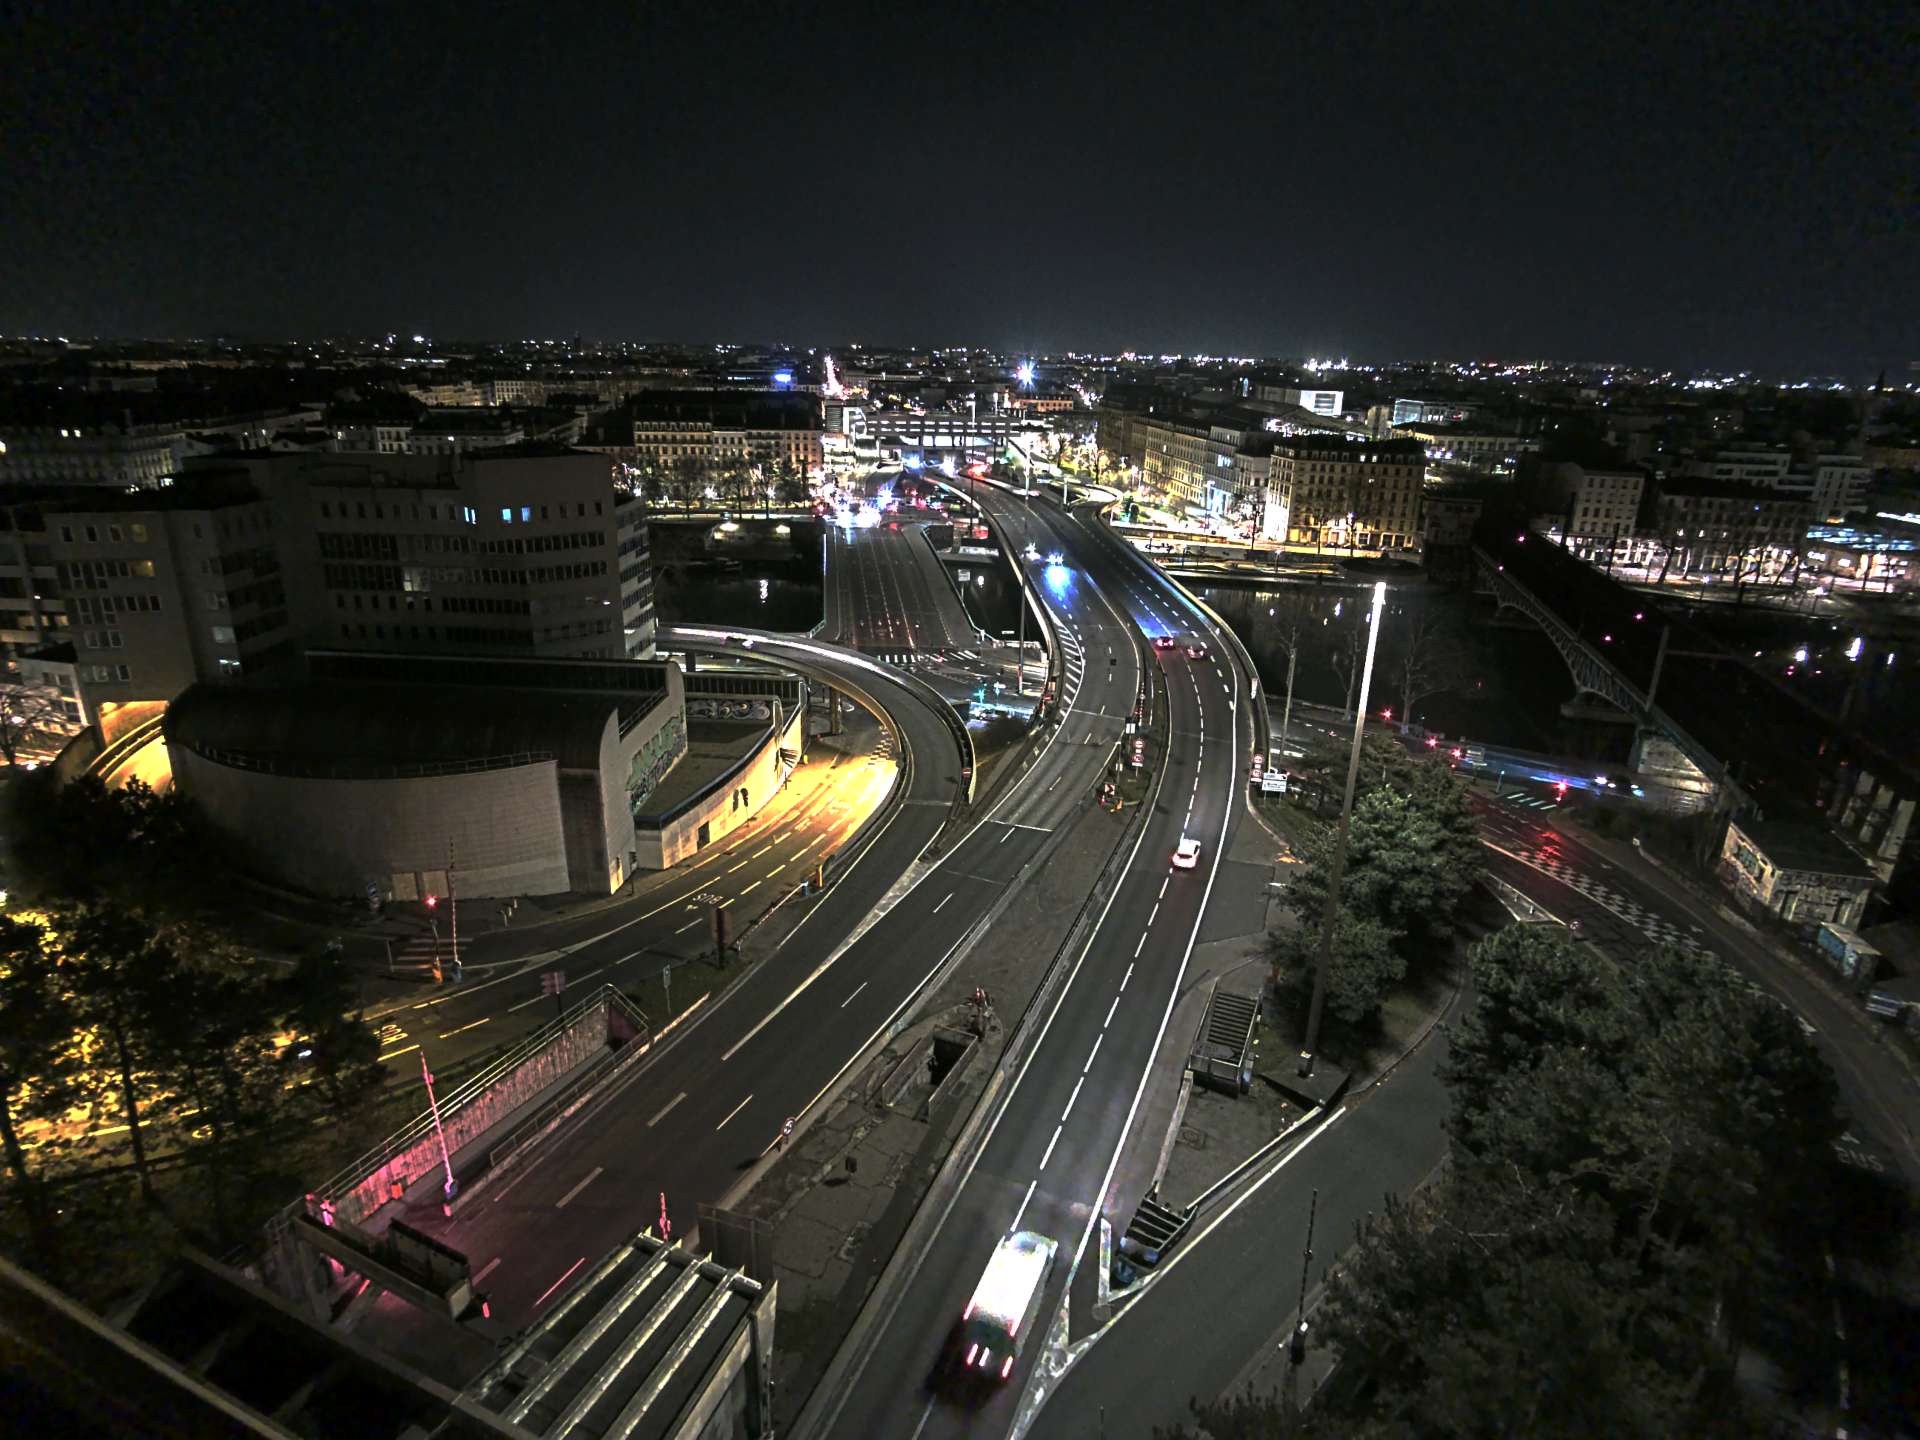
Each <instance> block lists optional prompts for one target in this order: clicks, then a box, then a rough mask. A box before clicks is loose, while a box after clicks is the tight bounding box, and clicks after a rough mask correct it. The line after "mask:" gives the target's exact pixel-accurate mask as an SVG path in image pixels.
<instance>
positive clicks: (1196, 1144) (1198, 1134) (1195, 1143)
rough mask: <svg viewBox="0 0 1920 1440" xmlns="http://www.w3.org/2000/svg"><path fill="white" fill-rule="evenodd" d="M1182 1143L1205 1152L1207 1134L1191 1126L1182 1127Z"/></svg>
mask: <svg viewBox="0 0 1920 1440" xmlns="http://www.w3.org/2000/svg"><path fill="white" fill-rule="evenodd" d="M1180 1143H1181V1144H1182V1145H1186V1146H1190V1147H1191V1148H1192V1149H1195V1150H1204V1149H1206V1148H1207V1132H1206V1131H1204V1130H1196V1129H1194V1128H1193V1126H1191V1125H1182V1126H1181V1127H1180Z"/></svg>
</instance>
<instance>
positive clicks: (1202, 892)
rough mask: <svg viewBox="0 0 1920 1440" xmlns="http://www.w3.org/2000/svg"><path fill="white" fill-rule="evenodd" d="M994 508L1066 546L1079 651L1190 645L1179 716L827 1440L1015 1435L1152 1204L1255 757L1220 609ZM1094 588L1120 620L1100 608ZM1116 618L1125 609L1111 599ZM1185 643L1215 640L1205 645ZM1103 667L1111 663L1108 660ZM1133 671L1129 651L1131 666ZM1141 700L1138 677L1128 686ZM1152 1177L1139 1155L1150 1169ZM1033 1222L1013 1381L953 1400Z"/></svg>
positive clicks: (827, 1427)
mask: <svg viewBox="0 0 1920 1440" xmlns="http://www.w3.org/2000/svg"><path fill="white" fill-rule="evenodd" d="M984 503H985V504H986V508H987V509H988V512H989V513H990V514H991V515H993V517H994V519H995V520H996V522H997V523H999V524H1000V525H1001V527H1002V529H1003V532H1004V533H1006V534H1007V536H1008V538H1009V539H1011V540H1013V541H1014V543H1015V544H1024V543H1025V542H1026V541H1027V540H1028V539H1029V538H1032V539H1033V540H1034V541H1035V542H1036V543H1037V545H1038V546H1039V548H1040V549H1042V550H1043V551H1045V550H1050V549H1060V550H1062V551H1064V553H1065V555H1066V558H1067V562H1068V564H1067V566H1066V567H1064V568H1063V567H1049V568H1048V569H1047V570H1046V571H1045V572H1044V573H1043V575H1042V579H1041V586H1040V590H1041V593H1042V594H1043V595H1044V596H1045V597H1046V599H1047V603H1048V604H1049V605H1050V607H1053V608H1054V609H1055V611H1056V624H1059V625H1062V626H1063V627H1067V628H1070V629H1071V630H1072V631H1073V632H1074V633H1077V634H1078V635H1079V636H1080V637H1081V638H1082V641H1083V647H1082V648H1083V649H1086V650H1091V651H1092V652H1093V653H1094V654H1096V655H1099V653H1100V652H1101V651H1104V650H1105V648H1106V647H1107V645H1108V644H1109V643H1111V644H1112V645H1113V647H1114V649H1115V651H1116V656H1115V658H1116V662H1117V663H1116V665H1115V667H1114V668H1116V669H1120V668H1121V666H1120V664H1119V663H1118V662H1119V652H1120V651H1121V650H1122V649H1125V650H1127V651H1128V652H1129V653H1131V645H1130V644H1127V643H1126V642H1128V641H1129V640H1130V637H1129V636H1128V634H1127V632H1128V631H1130V630H1136V629H1137V630H1139V631H1142V632H1144V633H1145V634H1146V635H1147V636H1149V637H1154V636H1172V637H1174V638H1176V639H1177V640H1178V641H1179V642H1181V644H1180V648H1176V649H1171V650H1153V651H1149V652H1148V653H1150V654H1152V655H1153V656H1154V657H1155V663H1156V664H1158V665H1159V666H1161V667H1162V669H1163V679H1162V682H1161V683H1162V685H1163V687H1164V694H1165V704H1166V714H1167V716H1168V719H1169V726H1168V732H1169V733H1168V734H1167V735H1166V737H1165V740H1166V755H1165V764H1164V769H1163V770H1162V771H1161V773H1160V774H1159V776H1158V777H1157V780H1156V785H1155V789H1154V791H1153V792H1152V795H1151V799H1150V802H1149V813H1148V816H1147V818H1146V820H1145V822H1144V823H1143V824H1142V825H1141V827H1140V829H1139V831H1138V834H1137V838H1136V839H1135V841H1134V843H1133V845H1132V849H1131V852H1130V853H1129V854H1128V855H1127V856H1126V860H1125V872H1124V876H1123V878H1122V879H1121V880H1120V882H1119V884H1118V885H1117V886H1116V887H1115V888H1114V889H1113V890H1112V892H1111V895H1110V897H1109V899H1108V901H1107V903H1106V905H1105V907H1104V910H1103V912H1102V913H1101V914H1100V916H1099V919H1098V921H1097V923H1096V924H1095V926H1094V928H1093V929H1092V932H1091V934H1090V935H1089V936H1088V938H1087V940H1086V941H1085V943H1084V944H1083V945H1082V946H1080V947H1079V948H1078V950H1077V951H1075V952H1069V953H1068V954H1067V955H1066V956H1065V957H1064V959H1063V962H1062V963H1064V964H1066V965H1068V966H1069V970H1068V973H1067V977H1066V979H1065V983H1064V984H1063V985H1062V986H1061V987H1060V988H1059V989H1058V990H1057V992H1056V994H1055V998H1054V1000H1053V1002H1052V1003H1051V1006H1050V1009H1049V1012H1048V1013H1047V1015H1046V1016H1045V1018H1044V1021H1043V1022H1042V1023H1041V1024H1040V1025H1039V1027H1038V1031H1037V1034H1036V1035H1035V1037H1034V1038H1033V1040H1032V1043H1031V1045H1030V1047H1029V1048H1027V1049H1026V1051H1025V1053H1022V1054H1010V1055H1009V1056H1008V1057H1007V1060H1006V1061H1005V1062H1004V1063H1005V1064H1006V1065H1008V1066H1009V1067H1010V1077H1011V1078H1010V1080H1009V1083H1008V1085H1007V1087H1006V1088H1005V1089H1004V1091H1003V1092H1002V1096H1001V1099H1000V1101H999V1109H998V1111H997V1113H996V1114H995V1115H994V1117H993V1119H992V1121H991V1123H990V1124H989V1126H988V1127H987V1129H986V1131H985V1134H984V1138H983V1139H982V1140H981V1141H980V1143H979V1147H978V1153H977V1155H975V1156H974V1157H972V1158H971V1160H970V1162H969V1164H968V1166H967V1169H966V1172H965V1176H964V1180H963V1181H962V1183H961V1184H960V1185H959V1186H958V1188H957V1189H956V1190H955V1191H953V1192H952V1193H951V1194H949V1195H946V1196H944V1197H940V1198H938V1199H936V1201H935V1202H934V1203H938V1204H941V1205H943V1207H945V1208H944V1213H943V1215H942V1218H941V1220H940V1223H939V1225H938V1226H937V1228H936V1229H935V1231H934V1234H933V1239H932V1241H931V1243H930V1244H929V1245H928V1246H927V1248H926V1250H925V1252H924V1254H922V1255H921V1256H919V1257H918V1258H917V1263H916V1264H915V1265H914V1266H913V1269H912V1271H911V1273H910V1274H908V1275H905V1276H903V1277H901V1282H902V1283H900V1284H898V1285H896V1286H895V1287H894V1290H893V1293H891V1294H888V1295H883V1296H882V1297H881V1300H880V1302H879V1304H880V1305H881V1306H882V1307H883V1309H882V1310H881V1311H879V1312H877V1313H876V1315H875V1317H874V1323H873V1324H872V1325H870V1326H869V1327H868V1333H869V1336H870V1337H871V1338H870V1340H869V1342H868V1344H867V1345H866V1346H865V1348H864V1353H860V1354H857V1355H855V1356H853V1357H851V1360H850V1363H849V1365H848V1370H847V1373H846V1375H845V1376H844V1378H842V1379H840V1380H839V1381H838V1383H836V1385H835V1386H834V1391H833V1393H832V1394H831V1395H829V1396H826V1397H824V1398H823V1400H822V1402H821V1404H820V1405H819V1406H818V1407H816V1409H815V1411H814V1412H813V1414H812V1416H811V1420H812V1429H811V1432H810V1433H814V1434H822V1435H824V1434H866V1435H901V1436H919V1435H946V1434H957V1433H961V1432H975V1433H996V1434H1000V1433H1006V1431H1007V1430H1008V1429H1010V1428H1011V1426H1012V1424H1013V1422H1014V1415H1015V1409H1016V1406H1017V1403H1018V1400H1019V1397H1020V1395H1021V1393H1022V1391H1023V1390H1024V1389H1025V1388H1027V1385H1028V1381H1029V1379H1030V1376H1031V1375H1032V1372H1033V1366H1034V1363H1035V1358H1036V1356H1037V1355H1039V1354H1040V1353H1041V1352H1042V1351H1043V1350H1045V1349H1046V1348H1047V1344H1046V1342H1047V1338H1048V1332H1049V1331H1051V1330H1053V1329H1054V1328H1055V1320H1054V1318H1052V1317H1057V1318H1058V1323H1059V1324H1060V1325H1066V1324H1067V1312H1068V1310H1069V1309H1070V1308H1071V1307H1069V1305H1068V1295H1069V1293H1070V1291H1072V1292H1073V1293H1075V1294H1076V1295H1077V1297H1078V1300H1079V1304H1080V1308H1081V1309H1083V1310H1084V1305H1085V1301H1086V1299H1087V1298H1088V1296H1089V1293H1090V1290H1091V1280H1092V1268H1091V1267H1090V1266H1088V1265H1086V1263H1085V1262H1086V1261H1087V1259H1088V1257H1089V1255H1094V1256H1097V1253H1098V1252H1097V1249H1090V1245H1091V1242H1092V1241H1093V1238H1094V1231H1095V1226H1096V1224H1097V1222H1098V1220H1099V1218H1100V1216H1101V1215H1102V1214H1103V1213H1105V1214H1107V1215H1108V1216H1109V1218H1114V1219H1121V1220H1124V1216H1123V1215H1121V1214H1120V1213H1119V1212H1120V1210H1121V1209H1122V1208H1130V1207H1131V1204H1132V1202H1133V1201H1135V1200H1137V1199H1138V1196H1139V1189H1140V1186H1141V1185H1143V1184H1144V1175H1142V1174H1127V1173H1123V1159H1124V1158H1125V1153H1126V1141H1127V1138H1128V1135H1129V1133H1130V1130H1131V1129H1132V1127H1133V1123H1134V1121H1135V1118H1136V1116H1137V1114H1138V1112H1139V1108H1140V1104H1141V1098H1142V1095H1143V1094H1144V1092H1145V1089H1146V1085H1147V1080H1148V1075H1149V1069H1150V1067H1151V1065H1152V1061H1153V1057H1154V1056H1155V1054H1156V1052H1157V1051H1158V1050H1159V1048H1160V1042H1161V1041H1162V1039H1163V1038H1164V1037H1165V1033H1166V1027H1167V1024H1168V1021H1169V1018H1170V1017H1171V1014H1172V1010H1173V1006H1174V1003H1175V1001H1176V1000H1177V998H1178V995H1179V991H1180V985H1181V980H1182V977H1183V975H1184V973H1185V971H1186V967H1187V963H1188V960H1189V958H1190V957H1191V955H1192V951H1193V946H1194V942H1195V939H1196V937H1197V935H1198V932H1199V927H1200V922H1201V917H1202V915H1203V914H1204V912H1205V909H1206V904H1207V899H1208V896H1209V894H1210V892H1211V890H1212V887H1213V881H1214V876H1215V874H1216V871H1217V867H1218V865H1219V863H1220V859H1221V857H1222V855H1223V854H1224V853H1225V850H1226V847H1227V845H1228V843H1229V841H1230V832H1231V827H1232V826H1233V824H1234V823H1235V821H1236V820H1237V818H1238V815H1237V812H1238V810H1239V808H1240V807H1239V805H1238V802H1237V796H1238V793H1239V784H1240V779H1241V776H1242V774H1243V757H1244V755H1245V753H1246V750H1247V732H1246V725H1247V715H1248V711H1247V707H1246V700H1245V691H1246V688H1247V687H1246V684H1245V681H1244V679H1243V677H1242V676H1240V675H1239V674H1238V673H1237V671H1236V669H1235V668H1234V667H1233V666H1232V665H1231V664H1230V663H1229V661H1228V655H1229V652H1228V650H1227V648H1226V645H1225V643H1224V641H1223V637H1220V636H1218V635H1215V634H1214V633H1213V632H1212V629H1211V627H1210V625H1209V624H1208V622H1207V621H1206V619H1205V617H1203V616H1202V615H1201V614H1200V613H1199V612H1198V611H1197V610H1195V609H1193V608H1192V607H1191V605H1190V604H1189V603H1188V602H1187V601H1185V600H1184V599H1183V598H1182V597H1180V596H1179V595H1178V594H1177V593H1175V592H1174V591H1173V590H1171V588H1169V587H1167V586H1166V585H1165V582H1163V581H1160V580H1159V579H1158V577H1157V575H1156V574H1155V573H1154V572H1152V571H1150V570H1148V569H1147V568H1146V567H1144V566H1143V565H1141V564H1139V563H1138V562H1137V561H1135V560H1133V559H1132V557H1131V556H1129V555H1126V554H1124V553H1122V552H1120V551H1119V550H1118V549H1117V547H1116V546H1115V545H1114V543H1113V542H1112V541H1111V540H1110V538H1109V537H1108V536H1107V535H1106V534H1105V533H1104V531H1103V530H1101V529H1100V528H1099V527H1097V526H1096V525H1092V524H1083V523H1082V522H1080V521H1079V520H1076V519H1068V518H1065V517H1062V516H1061V515H1060V512H1058V511H1057V510H1055V509H1053V508H1051V507H1050V506H1046V505H1044V504H1043V505H1039V506H1031V507H1030V506H1029V505H1027V504H1025V503H1023V502H1021V501H1018V500H1011V499H1007V498H1004V497H996V498H994V499H991V500H987V501H985V502H984ZM1088 590H1092V591H1093V592H1095V593H1096V594H1097V595H1098V596H1099V598H1100V601H1101V605H1100V607H1099V608H1104V609H1107V610H1108V615H1107V616H1106V617H1105V618H1104V619H1102V618H1100V617H1098V615H1097V611H1096V607H1094V606H1092V605H1089V604H1088V603H1087V600H1086V597H1085V592H1086V591H1088ZM1116 607H1117V608H1118V610H1119V611H1120V612H1121V614H1120V616H1119V617H1115V616H1114V615H1113V613H1112V610H1113V608H1116ZM1188 642H1193V643H1197V644H1199V645H1202V646H1205V647H1206V650H1205V652H1204V653H1202V654H1200V655H1198V656H1190V655H1189V654H1188V652H1187V650H1186V648H1185V647H1186V645H1187V643H1188ZM1100 658H1104V656H1103V655H1101V656H1100ZM1127 664H1128V666H1129V669H1130V665H1131V662H1130V661H1129V662H1127ZM1123 693H1124V694H1126V695H1127V696H1129V698H1130V697H1131V694H1132V690H1131V686H1130V685H1129V687H1128V688H1127V689H1126V690H1125V691H1123ZM1183 835H1192V836H1195V837H1197V838H1198V839H1199V840H1200V841H1201V844H1202V847H1203V848H1202V852H1201V862H1200V864H1199V865H1198V866H1197V867H1196V868H1195V869H1192V870H1176V869H1174V868H1173V866H1172V865H1171V863H1170V856H1171V854H1172V852H1173V850H1174V848H1175V846H1176V845H1177V844H1178V842H1179V840H1180V838H1181V837H1182V836H1183ZM1135 1168H1136V1169H1137V1168H1138V1167H1137V1166H1136V1167H1135ZM1015 1229H1026V1230H1034V1231H1038V1232H1040V1233H1041V1234H1044V1235H1047V1236H1049V1237H1050V1238H1052V1239H1054V1240H1056V1241H1057V1242H1058V1243H1059V1258H1058V1260H1057V1262H1056V1264H1055V1267H1054V1270H1053V1273H1052V1275H1051V1276H1050V1278H1049V1280H1048V1282H1047V1287H1046V1291H1045V1300H1044V1302H1043V1305H1042V1308H1041V1312H1040V1313H1041V1315H1042V1317H1048V1318H1043V1321H1042V1322H1041V1328H1040V1329H1038V1330H1037V1331H1036V1333H1035V1334H1034V1335H1033V1336H1032V1337H1031V1339H1030V1340H1029V1342H1028V1344H1027V1345H1026V1347H1025V1350H1024V1353H1023V1355H1022V1357H1021V1361H1020V1363H1019V1365H1018V1367H1017V1368H1016V1370H1015V1372H1014V1375H1013V1377H1012V1378H1011V1379H1010V1380H1009V1381H1008V1383H1007V1384H1006V1385H1005V1386H1004V1387H1002V1388H1001V1389H999V1390H998V1391H996V1392H993V1393H992V1394H991V1395H990V1396H988V1397H987V1398H986V1399H985V1401H984V1403H983V1402H982V1400H981V1398H980V1397H979V1396H977V1395H969V1394H966V1393H965V1392H959V1393H954V1392H950V1391H949V1389H948V1388H947V1386H946V1383H945V1371H946V1370H947V1369H948V1367H949V1364H950V1359H951V1356H950V1352H949V1343H950V1338H951V1336H952V1333H953V1331H954V1328H955V1325H956V1323H957V1322H958V1320H959V1318H960V1315H961V1312H962V1310H963V1308H964V1307H965V1304H966V1301H967V1297H968V1295H969V1293H970V1292H971V1289H972V1287H973V1285H974V1283H975V1282H976V1281H977V1280H978V1279H979V1276H980V1272H981V1269H982V1267H983V1266H984V1264H985V1262H986V1258H987V1256H988V1254H989V1253H990V1252H991V1251H992V1249H993V1245H994V1243H995V1241H996V1239H997V1238H998V1237H999V1236H1001V1235H1003V1234H1005V1233H1007V1232H1008V1231H1010V1230H1015Z"/></svg>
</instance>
